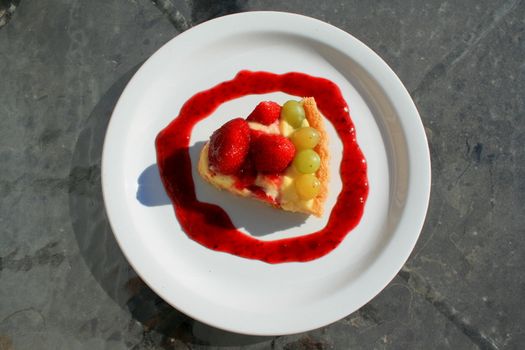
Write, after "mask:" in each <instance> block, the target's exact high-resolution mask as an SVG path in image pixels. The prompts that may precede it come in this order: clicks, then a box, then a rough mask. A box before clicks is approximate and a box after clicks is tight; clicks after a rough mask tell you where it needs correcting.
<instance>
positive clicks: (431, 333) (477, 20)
mask: <svg viewBox="0 0 525 350" xmlns="http://www.w3.org/2000/svg"><path fill="white" fill-rule="evenodd" d="M247 10H282V11H291V12H297V13H302V14H305V15H309V16H312V17H316V18H319V19H321V20H324V21H327V22H329V23H332V24H334V25H336V26H338V27H340V28H342V29H344V30H346V31H348V32H350V33H352V34H353V35H355V36H356V37H357V38H359V39H361V40H362V41H364V42H365V43H366V44H368V45H369V46H370V47H372V48H373V49H374V50H375V51H376V52H378V53H379V54H380V55H381V56H382V57H383V58H384V59H385V61H387V63H389V64H390V65H391V67H392V68H393V69H394V70H395V71H396V73H397V74H398V75H399V77H400V78H401V80H402V81H403V82H404V83H405V84H406V86H407V88H408V90H409V91H410V93H411V94H412V96H413V98H414V100H415V102H416V104H417V106H418V108H419V110H420V113H421V116H422V118H423V122H424V124H425V127H426V131H427V135H428V139H429V143H430V149H431V156H432V166H433V171H432V175H433V178H432V196H431V201H430V208H429V212H428V216H427V220H426V225H425V227H424V229H423V232H422V234H421V237H420V239H419V242H418V244H417V246H416V249H415V250H414V252H413V254H412V256H411V257H410V259H409V261H408V262H407V264H406V265H405V267H404V268H403V270H402V271H401V272H400V273H399V275H398V276H397V277H396V278H395V279H394V280H393V281H392V282H391V283H390V284H389V285H388V286H387V287H386V288H385V290H384V291H383V292H382V293H381V294H380V295H378V296H377V297H376V298H375V299H374V300H372V301H371V302H370V303H369V304H368V305H366V306H365V307H363V308H362V309H361V310H359V311H357V312H355V313H354V314H352V315H349V316H348V317H346V318H345V319H343V320H341V321H339V322H336V323H334V324H332V325H329V326H327V327H324V328H322V329H319V330H315V331H311V332H307V333H304V334H298V335H292V336H282V337H267V338H266V337H250V336H243V335H237V334H231V333H228V332H223V331H220V330H217V329H214V328H211V327H208V326H206V325H204V324H202V323H200V322H197V321H194V320H192V319H191V318H189V317H187V316H185V315H183V314H181V313H180V312H178V311H177V310H175V309H173V308H172V307H170V306H169V305H167V304H166V303H164V302H163V301H162V300H161V299H160V298H159V297H158V296H156V295H155V294H154V293H153V292H152V291H151V290H150V289H149V288H148V287H147V286H146V285H145V284H144V283H143V282H142V281H141V280H140V279H139V278H137V277H136V275H135V273H134V272H133V270H132V268H131V267H130V266H129V264H128V263H127V262H126V260H125V258H124V257H123V255H122V253H121V252H120V250H119V248H118V246H117V245H116V242H115V240H114V238H113V235H112V233H111V231H110V229H109V226H108V223H107V219H106V217H105V214H104V210H103V204H102V198H101V192H100V191H101V190H100V156H101V154H100V152H101V144H102V140H103V136H104V132H105V128H106V126H107V123H108V118H109V115H110V113H111V110H112V108H113V106H114V104H115V102H116V100H117V98H118V96H119V95H120V93H121V92H122V90H123V88H124V86H125V85H126V83H127V81H128V80H129V79H130V78H131V76H132V75H133V73H134V72H135V71H136V69H137V68H138V66H140V64H141V63H142V62H143V61H144V60H145V59H147V58H148V57H149V56H150V55H151V54H152V53H153V52H154V51H155V50H157V49H158V48H159V47H160V46H161V45H162V44H163V43H165V42H166V41H168V40H169V39H171V38H172V37H174V36H176V35H177V34H178V33H180V32H181V31H183V30H185V29H187V28H189V27H191V26H193V25H195V24H196V23H200V22H203V21H205V20H207V19H210V18H214V17H216V16H220V15H223V14H227V13H232V12H239V11H247ZM524 19H525V4H524V3H523V2H521V1H514V0H512V1H486V0H482V1H473V0H469V1H462V2H456V1H454V2H453V1H443V2H437V1H429V2H426V3H423V2H420V1H374V2H365V1H340V0H339V1H334V0H325V1H322V2H320V3H319V2H317V1H315V2H314V1H300V0H289V1H286V2H282V1H273V0H272V1H270V0H268V1H262V0H254V1H222V2H215V1H199V0H193V1H190V0H187V1H182V0H180V1H177V0H127V1H126V0H92V1H81V0H69V1H68V0H39V1H33V0H22V1H21V2H20V4H19V6H18V7H17V8H16V12H14V13H13V16H12V18H11V20H10V21H9V23H7V24H6V25H5V26H3V27H2V28H1V29H0V163H1V164H2V165H1V166H0V198H1V199H0V227H1V229H0V349H2V350H4V349H17V350H18V349H130V348H131V349H156V348H161V349H237V348H245V349H268V348H274V349H287V350H292V349H478V348H479V349H522V348H523V344H524V343H525V332H524V330H523V325H524V324H525V313H524V312H523V309H524V307H525V302H524V300H523V297H524V296H525V274H524V273H523V271H525V247H524V245H525V238H524V237H523V236H524V234H525V230H524V228H523V227H524V226H523V216H524V214H525V211H524V203H525V181H524V178H525V167H524V164H525V159H524V158H525V156H524V154H525V152H524V151H525V148H524V143H525V125H524V120H525V99H524V95H525V20H524Z"/></svg>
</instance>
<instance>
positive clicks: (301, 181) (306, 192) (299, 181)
mask: <svg viewBox="0 0 525 350" xmlns="http://www.w3.org/2000/svg"><path fill="white" fill-rule="evenodd" d="M320 187H321V182H320V181H319V179H318V178H316V177H315V175H313V174H303V175H299V176H298V177H297V178H296V179H295V190H296V191H297V194H298V195H299V197H301V198H302V199H312V198H315V197H316V196H317V195H318V194H319V189H320Z"/></svg>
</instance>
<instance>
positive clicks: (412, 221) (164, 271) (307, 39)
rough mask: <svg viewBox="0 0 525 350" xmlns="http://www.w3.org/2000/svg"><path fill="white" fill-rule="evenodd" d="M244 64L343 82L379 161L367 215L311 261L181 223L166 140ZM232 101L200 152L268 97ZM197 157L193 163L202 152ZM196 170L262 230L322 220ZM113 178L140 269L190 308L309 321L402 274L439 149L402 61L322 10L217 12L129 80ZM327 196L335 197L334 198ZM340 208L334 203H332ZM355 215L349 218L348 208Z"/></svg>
mask: <svg viewBox="0 0 525 350" xmlns="http://www.w3.org/2000/svg"><path fill="white" fill-rule="evenodd" d="M243 69H249V70H263V71H269V72H274V73H285V72H290V71H298V72H304V73H307V74H310V75H314V76H319V77H325V78H328V79H330V80H332V81H333V82H335V83H336V84H337V85H338V86H339V87H340V88H341V90H342V92H343V96H344V97H345V100H346V101H347V103H348V105H349V107H350V112H351V115H352V119H353V121H354V123H355V126H356V130H357V137H358V142H359V144H360V146H361V148H362V150H363V152H364V154H365V157H366V159H367V161H368V176H369V184H370V193H369V197H368V201H367V203H366V207H365V212H364V215H363V218H362V220H361V222H360V224H359V225H358V226H357V227H356V228H355V229H354V230H353V231H352V232H350V234H349V235H348V236H347V237H346V239H345V240H344V241H343V242H342V243H341V245H340V246H339V247H338V248H337V249H335V250H334V251H333V252H331V253H330V254H328V255H326V256H324V257H322V258H320V259H317V260H314V261H311V262H308V263H284V264H276V265H272V264H267V263H263V262H260V261H257V260H248V259H243V258H240V257H237V256H234V255H230V254H225V253H218V252H215V251H212V250H209V249H207V248H205V247H203V246H201V245H199V244H198V243H196V242H194V241H192V240H191V239H189V238H188V237H187V236H186V234H185V233H184V232H182V231H181V228H180V225H179V224H178V222H177V220H176V218H175V215H174V213H173V208H172V206H171V205H170V204H169V203H168V202H167V197H166V195H165V194H164V192H163V189H162V187H161V185H160V181H159V178H158V172H157V170H156V165H155V148H154V139H155V137H156V135H157V133H158V132H159V131H160V130H161V129H163V128H164V127H165V126H166V125H168V123H169V122H170V121H171V120H172V119H173V118H174V117H175V116H176V115H177V114H178V112H179V110H180V108H181V105H182V104H183V103H184V102H185V101H186V100H187V99H188V98H190V97H191V96H192V95H193V94H195V93H196V92H199V91H201V90H205V89H208V88H211V87H212V86H214V85H215V84H217V83H219V82H222V81H225V80H230V79H232V78H233V77H234V76H235V74H236V73H237V72H238V71H240V70H243ZM287 98H289V96H286V95H284V94H268V95H262V96H248V97H244V98H241V99H238V100H234V101H231V102H228V103H226V104H224V105H223V106H221V107H220V108H219V109H218V110H217V111H216V112H215V114H214V118H213V122H212V121H211V119H212V118H210V119H206V120H204V121H202V122H200V123H198V124H197V125H196V127H195V129H194V131H193V134H192V138H191V143H190V145H195V144H197V145H196V146H194V147H192V148H191V150H190V153H191V155H192V159H193V160H194V161H195V159H196V153H197V152H198V147H199V146H200V145H202V144H201V143H200V142H203V141H205V140H207V139H208V137H209V136H210V134H211V133H212V132H213V130H215V129H216V128H217V126H218V125H221V124H222V123H223V122H224V121H226V120H228V119H231V118H233V117H237V116H246V115H247V114H248V113H249V112H250V111H251V109H252V108H253V107H254V106H255V105H256V104H257V102H258V101H261V100H262V99H273V100H277V101H278V102H284V101H285V100H286V99H287ZM328 131H329V133H330V135H331V138H332V139H331V147H332V153H333V155H334V157H333V158H334V159H333V161H332V164H331V165H332V174H333V175H334V176H333V180H332V182H331V189H330V190H331V197H330V199H329V203H328V207H329V208H331V206H332V205H333V203H334V202H335V199H336V196H337V194H338V189H339V188H340V187H341V181H340V178H339V176H338V162H339V160H340V154H341V143H340V141H339V139H338V138H337V137H336V136H335V133H334V130H333V128H332V126H331V125H329V128H328ZM194 164H195V162H194ZM194 180H195V184H196V187H197V195H198V198H199V199H200V200H201V201H207V202H212V203H217V204H220V205H221V206H223V208H224V209H225V210H226V211H227V212H228V214H229V215H230V216H231V217H232V220H233V222H234V223H236V224H237V225H238V226H239V227H240V228H243V229H246V230H247V231H249V232H250V233H252V234H255V235H257V236H259V238H260V239H278V238H281V237H284V236H296V235H299V234H301V233H305V232H312V231H314V230H316V229H318V228H321V227H322V226H323V225H324V223H325V222H326V217H325V218H322V219H321V220H319V219H315V218H310V219H308V220H306V221H305V222H301V221H300V220H299V221H298V220H297V218H296V217H295V216H294V215H293V214H292V215H283V214H282V213H280V212H279V211H276V210H273V209H271V208H267V207H265V206H264V205H263V204H259V203H251V202H250V201H247V200H245V199H241V198H234V197H232V196H228V195H225V194H223V193H220V192H219V191H216V190H214V189H212V188H211V187H210V186H209V185H206V184H203V183H202V181H201V180H200V178H199V177H198V176H195V173H194ZM102 183H103V191H104V199H105V203H106V209H107V212H108V216H109V219H110V222H111V226H112V228H113V231H114V233H115V236H116V238H117V241H118V242H119V244H120V246H121V248H122V250H123V251H124V254H125V255H126V257H127V258H128V260H129V262H130V263H131V265H132V266H133V268H134V269H135V270H136V272H137V273H138V274H139V275H140V276H141V277H142V278H143V279H144V281H145V282H146V283H147V284H148V285H149V286H150V287H151V288H152V289H153V290H154V291H155V292H156V293H158V294H159V295H160V296H161V297H162V298H164V300H166V301H167V302H168V303H170V304H171V305H173V306H174V307H176V308H177V309H179V310H181V311H182V312H184V313H186V314H188V315H190V316H191V317H193V318H195V319H197V320H200V321H202V322H205V323H207V324H210V325H212V326H215V327H218V328H222V329H225V330H229V331H234V332H238V333H245V334H254V335H277V334H289V333H296V332H302V331H306V330H310V329H314V328H317V327H320V326H324V325H327V324H329V323H331V322H334V321H337V320H339V319H341V318H343V317H345V316H347V315H348V314H350V313H352V312H353V311H355V310H357V309H359V308H360V307H361V306H363V305H364V304H365V303H366V302H368V301H369V300H370V299H372V298H373V297H374V296H375V295H376V294H377V293H379V292H380V291H381V290H382V289H383V288H384V287H385V286H386V285H387V284H388V283H389V281H390V280H391V279H392V278H393V277H394V276H395V275H396V274H397V272H398V271H399V270H400V268H401V267H402V266H403V264H404V262H405V261H406V259H407V258H408V256H409V254H410V252H411V251H412V249H413V247H414V245H415V243H416V240H417V238H418V236H419V233H420V230H421V227H422V225H423V222H424V218H425V214H426V210H427V206H428V199H429V193H430V158H429V152H428V145H427V141H426V138H425V133H424V129H423V126H422V123H421V120H420V117H419V114H418V112H417V110H416V108H415V106H414V103H413V102H412V100H411V98H410V96H409V94H408V92H407V91H406V89H405V88H404V86H403V84H402V83H401V82H400V81H399V79H398V78H397V76H396V75H395V74H394V72H393V71H392V70H391V69H390V68H389V67H388V66H387V65H386V63H385V62H383V60H381V58H380V57H379V56H377V55H376V54H375V53H374V52H373V51H372V50H370V49H369V48H368V47H367V46H365V45H364V44H362V43H361V42H360V41H358V40H357V39H355V38H354V37H352V36H351V35H349V34H348V33H345V32H343V31H342V30H340V29H337V28H335V27H333V26H331V25H329V24H326V23H323V22H321V21H318V20H315V19H312V18H308V17H304V16H299V15H294V14H288V13H277V12H249V13H242V14H237V15H232V16H226V17H222V18H218V19H215V20H212V21H209V22H206V23H204V24H201V25H199V26H196V27H194V28H192V29H190V30H188V31H187V32H184V33H183V34H180V35H179V36H177V37H176V38H174V39H173V40H171V41H170V42H168V43H167V44H166V45H164V46H163V47H162V48H161V49H160V50H158V51H157V52H156V53H155V54H154V55H153V56H152V57H151V58H150V59H149V60H148V61H147V62H146V63H145V64H144V65H143V66H142V68H141V69H140V70H139V71H138V72H137V73H136V74H135V76H134V77H133V79H132V80H131V81H130V83H129V84H128V86H127V87H126V89H125V90H124V92H123V94H122V96H121V98H120V100H119V102H118V104H117V106H116V108H115V110H114V112H113V115H112V117H111V122H110V125H109V127H108V131H107V134H106V140H105V144H104V152H103V160H102ZM329 208H328V209H329ZM328 211H329V210H328ZM341 220H344V218H341Z"/></svg>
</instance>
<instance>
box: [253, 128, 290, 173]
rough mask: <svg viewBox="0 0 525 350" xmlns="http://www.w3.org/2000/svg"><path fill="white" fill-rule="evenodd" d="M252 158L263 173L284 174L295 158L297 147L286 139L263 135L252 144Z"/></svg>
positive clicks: (258, 169) (278, 136) (279, 136)
mask: <svg viewBox="0 0 525 350" xmlns="http://www.w3.org/2000/svg"><path fill="white" fill-rule="evenodd" d="M250 152H251V157H252V159H253V160H254V162H255V168H256V169H257V171H259V172H261V173H280V172H283V171H284V170H285V169H286V168H287V167H288V165H290V162H291V161H292V160H293V157H294V156H295V146H294V145H293V143H292V142H291V141H290V140H288V139H287V138H286V137H284V136H281V135H274V134H262V135H260V136H259V137H258V138H257V139H256V140H254V141H253V142H252V146H251V149H250Z"/></svg>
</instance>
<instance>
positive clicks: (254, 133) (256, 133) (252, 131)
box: [250, 129, 266, 143]
mask: <svg viewBox="0 0 525 350" xmlns="http://www.w3.org/2000/svg"><path fill="white" fill-rule="evenodd" d="M262 134H266V133H265V132H264V131H261V130H255V129H250V142H252V143H253V142H254V141H255V140H257V139H258V138H259V136H261V135H262Z"/></svg>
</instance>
